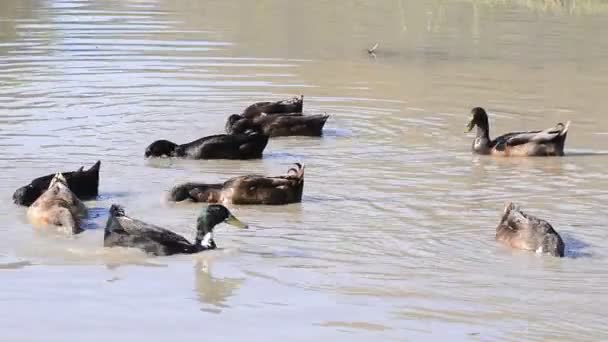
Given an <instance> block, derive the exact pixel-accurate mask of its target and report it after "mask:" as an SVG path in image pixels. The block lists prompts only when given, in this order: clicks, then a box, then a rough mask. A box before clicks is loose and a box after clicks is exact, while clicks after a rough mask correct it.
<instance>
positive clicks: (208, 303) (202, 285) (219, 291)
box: [194, 259, 245, 313]
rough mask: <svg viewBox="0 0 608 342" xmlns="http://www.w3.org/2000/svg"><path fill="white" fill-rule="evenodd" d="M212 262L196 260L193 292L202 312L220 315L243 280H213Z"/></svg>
mask: <svg viewBox="0 0 608 342" xmlns="http://www.w3.org/2000/svg"><path fill="white" fill-rule="evenodd" d="M212 265H213V261H211V260H207V259H198V260H197V261H196V263H195V265H194V291H195V292H196V296H197V298H198V300H199V301H200V302H201V304H203V308H202V310H203V311H208V312H213V313H220V312H221V311H222V309H225V308H228V307H229V305H228V304H226V302H227V301H228V300H229V299H230V297H232V296H234V292H235V291H237V290H238V289H239V288H240V287H241V286H242V285H243V284H244V283H245V279H244V278H215V277H213V275H212V271H211V268H212Z"/></svg>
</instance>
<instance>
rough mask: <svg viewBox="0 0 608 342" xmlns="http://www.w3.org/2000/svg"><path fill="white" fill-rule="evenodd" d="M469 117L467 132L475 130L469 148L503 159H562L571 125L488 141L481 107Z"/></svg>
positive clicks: (488, 129)
mask: <svg viewBox="0 0 608 342" xmlns="http://www.w3.org/2000/svg"><path fill="white" fill-rule="evenodd" d="M471 115H472V117H471V121H470V122H469V124H468V125H467V132H470V131H471V130H472V129H473V128H474V127H475V126H477V137H476V138H475V140H474V141H473V147H472V150H473V152H475V153H478V154H490V155H496V156H503V157H509V156H563V155H564V144H565V141H566V136H567V134H568V127H569V125H570V121H568V122H567V123H566V124H565V125H564V124H562V123H561V122H560V123H558V124H557V125H556V126H555V127H552V128H548V129H545V130H543V131H531V132H516V133H507V134H504V135H501V136H499V137H497V138H496V139H494V140H491V139H490V125H489V122H488V114H487V113H486V111H485V110H484V109H483V108H481V107H476V108H473V109H472V110H471Z"/></svg>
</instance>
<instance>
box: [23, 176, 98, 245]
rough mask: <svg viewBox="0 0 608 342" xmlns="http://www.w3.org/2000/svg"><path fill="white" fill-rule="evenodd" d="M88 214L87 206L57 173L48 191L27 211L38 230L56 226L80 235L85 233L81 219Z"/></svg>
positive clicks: (28, 216) (29, 218)
mask: <svg viewBox="0 0 608 342" xmlns="http://www.w3.org/2000/svg"><path fill="white" fill-rule="evenodd" d="M86 214H87V208H86V206H85V205H84V204H83V203H82V202H81V201H80V199H78V197H76V195H74V193H73V192H72V191H71V190H70V188H69V187H68V182H67V180H66V179H65V177H63V175H62V174H61V173H57V174H56V175H55V176H54V177H53V179H51V183H50V185H49V188H48V190H46V191H45V192H44V193H43V194H42V195H40V197H38V199H36V201H35V202H34V203H33V204H32V205H31V206H30V207H29V208H28V209H27V218H28V220H29V221H30V223H31V224H32V225H33V226H34V227H36V228H46V227H49V226H55V227H57V228H58V229H59V230H61V231H63V232H66V233H72V234H78V233H80V232H82V231H83V229H82V228H81V227H80V219H81V218H83V217H85V216H86Z"/></svg>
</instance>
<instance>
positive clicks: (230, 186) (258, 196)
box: [224, 163, 304, 204]
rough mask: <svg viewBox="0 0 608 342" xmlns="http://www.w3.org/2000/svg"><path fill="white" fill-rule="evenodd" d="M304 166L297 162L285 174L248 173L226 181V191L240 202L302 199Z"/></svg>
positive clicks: (287, 201)
mask: <svg viewBox="0 0 608 342" xmlns="http://www.w3.org/2000/svg"><path fill="white" fill-rule="evenodd" d="M303 184H304V167H303V166H302V165H301V164H299V163H298V164H296V166H295V167H292V168H290V169H289V170H288V172H287V174H286V175H284V176H276V177H268V176H259V175H248V176H241V177H235V178H232V179H230V180H228V181H227V182H226V183H224V191H227V192H229V193H230V195H231V196H232V198H233V199H234V200H236V201H237V202H240V203H265V204H280V203H290V202H294V201H299V200H301V197H302V189H303Z"/></svg>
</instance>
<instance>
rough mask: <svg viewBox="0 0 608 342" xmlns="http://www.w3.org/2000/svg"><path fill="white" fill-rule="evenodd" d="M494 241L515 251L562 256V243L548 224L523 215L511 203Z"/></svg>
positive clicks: (497, 228)
mask: <svg viewBox="0 0 608 342" xmlns="http://www.w3.org/2000/svg"><path fill="white" fill-rule="evenodd" d="M496 240H497V241H500V242H502V243H505V244H507V245H509V246H511V247H513V248H517V249H524V250H528V251H535V252H536V253H545V254H550V255H552V256H557V257H563V256H564V241H563V240H562V238H561V237H560V236H559V234H558V233H557V232H556V231H555V230H554V229H553V227H552V226H551V225H550V224H549V222H547V221H545V220H541V219H539V218H536V217H534V216H532V215H527V214H525V213H524V212H523V211H521V209H520V208H519V207H518V206H516V205H515V204H513V203H510V204H509V205H507V206H506V207H505V211H504V213H503V215H502V220H501V221H500V224H499V225H498V227H496Z"/></svg>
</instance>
